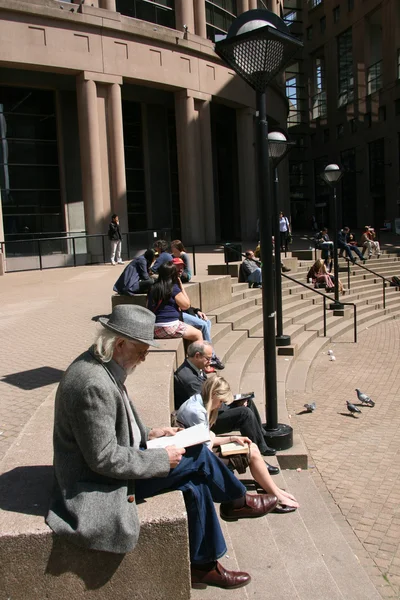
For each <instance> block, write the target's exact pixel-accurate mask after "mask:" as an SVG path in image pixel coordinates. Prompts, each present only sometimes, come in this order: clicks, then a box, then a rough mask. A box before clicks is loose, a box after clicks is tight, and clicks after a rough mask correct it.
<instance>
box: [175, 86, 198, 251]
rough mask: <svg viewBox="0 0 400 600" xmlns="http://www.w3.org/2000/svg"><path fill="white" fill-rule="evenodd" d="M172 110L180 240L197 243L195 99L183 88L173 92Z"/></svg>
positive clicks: (196, 119)
mask: <svg viewBox="0 0 400 600" xmlns="http://www.w3.org/2000/svg"><path fill="white" fill-rule="evenodd" d="M175 111H176V133H177V149H178V170H179V197H180V209H181V210H180V213H181V229H182V240H183V242H184V243H186V244H200V243H204V239H205V234H204V230H205V227H204V207H203V206H202V200H203V198H202V190H203V182H202V177H201V170H200V165H201V150H200V146H201V144H200V139H201V138H200V136H199V124H198V113H197V111H196V110H195V101H194V98H193V97H192V96H189V95H188V93H187V91H186V90H184V91H180V92H176V93H175Z"/></svg>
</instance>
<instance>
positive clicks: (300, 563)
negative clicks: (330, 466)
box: [192, 471, 380, 600]
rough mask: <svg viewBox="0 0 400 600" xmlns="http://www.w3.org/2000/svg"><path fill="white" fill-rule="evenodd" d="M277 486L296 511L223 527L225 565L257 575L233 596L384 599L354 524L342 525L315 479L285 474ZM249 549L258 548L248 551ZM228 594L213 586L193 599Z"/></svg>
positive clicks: (216, 599)
mask: <svg viewBox="0 0 400 600" xmlns="http://www.w3.org/2000/svg"><path fill="white" fill-rule="evenodd" d="M243 481H245V482H246V483H247V484H248V485H249V489H250V491H252V492H253V491H254V489H255V486H254V484H253V483H252V480H251V479H250V478H249V477H248V476H246V477H244V478H243ZM277 482H278V485H280V486H281V487H284V488H285V489H287V490H290V492H291V493H293V494H294V496H295V497H296V498H297V499H298V500H299V502H300V508H299V509H298V510H297V511H296V512H294V513H289V514H287V515H278V514H269V515H267V516H266V517H264V518H262V519H254V520H253V519H249V520H243V521H238V522H233V523H223V532H224V535H225V539H226V541H227V545H228V556H226V557H224V558H223V559H222V561H221V562H222V563H223V565H224V566H225V567H226V568H228V569H233V570H235V569H240V570H243V571H247V572H249V573H250V575H251V577H252V581H251V582H250V584H249V585H248V586H246V587H245V588H241V589H239V590H232V591H229V598H233V599H234V600H236V599H237V600H248V599H250V598H251V599H252V600H265V599H266V598H275V599H276V600H284V599H285V600H286V599H290V600H350V599H351V600H379V598H380V595H379V594H378V592H377V591H376V589H375V587H374V586H373V584H372V582H371V580H370V579H369V577H368V575H367V574H366V572H365V571H364V569H363V567H362V566H361V564H360V561H359V559H358V557H357V556H356V555H355V554H354V551H353V550H352V548H351V547H350V545H349V543H348V541H347V539H349V541H351V544H352V545H353V543H354V544H355V545H356V547H357V548H359V551H360V553H363V549H362V547H361V545H360V544H358V546H357V539H356V538H355V536H354V534H353V533H352V532H351V530H350V527H349V526H347V528H346V527H345V525H343V523H341V522H340V523H339V524H338V518H339V517H338V516H337V515H336V514H335V513H333V514H332V511H333V509H331V508H330V506H328V505H327V504H326V503H325V501H324V499H323V497H322V496H321V494H320V492H319V490H318V488H317V486H316V485H315V483H314V476H313V475H312V474H311V473H310V472H307V471H303V472H300V473H298V472H296V471H284V472H283V473H282V475H279V476H278V477H277ZM339 516H340V515H339ZM339 525H340V526H339ZM342 531H344V532H345V535H346V537H345V536H344V535H343V533H342ZM353 538H354V539H353ZM249 548H252V549H254V550H253V551H252V552H249ZM266 591H267V593H266ZM227 595H228V593H227V592H226V591H224V590H220V589H217V588H210V587H209V588H207V589H206V590H201V591H200V590H193V591H192V598H194V599H197V600H225V599H226V598H227Z"/></svg>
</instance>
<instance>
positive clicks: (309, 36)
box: [307, 25, 313, 42]
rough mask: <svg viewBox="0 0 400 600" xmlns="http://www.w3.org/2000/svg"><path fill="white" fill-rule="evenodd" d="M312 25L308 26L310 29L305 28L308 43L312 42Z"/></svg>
mask: <svg viewBox="0 0 400 600" xmlns="http://www.w3.org/2000/svg"><path fill="white" fill-rule="evenodd" d="M312 29H313V28H312V25H310V27H307V39H308V41H309V42H310V41H311V40H312Z"/></svg>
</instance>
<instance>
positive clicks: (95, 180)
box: [0, 0, 288, 244]
mask: <svg viewBox="0 0 400 600" xmlns="http://www.w3.org/2000/svg"><path fill="white" fill-rule="evenodd" d="M266 5H267V3H266V2H260V1H259V0H258V2H257V0H214V1H208V0H158V1H157V2H154V1H153V0H83V1H82V0H76V1H75V2H60V1H58V0H29V1H24V0H0V134H1V156H0V169H1V174H0V189H1V207H2V215H1V214H0V241H1V240H2V239H5V240H6V241H8V240H13V239H21V238H22V239H23V237H24V236H25V235H26V236H32V235H36V234H42V233H44V234H46V235H48V236H51V235H52V234H59V233H60V232H71V233H72V232H73V233H78V232H86V233H88V234H97V233H104V232H105V231H106V230H107V224H108V222H109V219H110V215H111V214H112V213H114V212H115V213H118V214H119V216H120V222H121V224H122V229H123V231H142V230H146V229H154V230H155V231H157V229H160V228H164V229H165V228H167V229H171V230H172V235H175V236H178V235H179V237H181V238H182V239H183V240H184V241H185V242H186V243H188V244H193V243H197V244H202V243H214V242H216V241H219V240H235V239H252V238H254V236H255V231H256V221H257V208H256V172H255V164H256V161H255V135H254V133H255V132H254V115H255V109H254V107H255V95H254V92H253V91H252V90H251V88H250V87H249V86H247V85H246V84H245V83H244V82H243V81H241V80H240V78H239V77H237V76H236V75H235V74H234V73H233V72H232V71H231V70H230V69H229V68H227V67H225V66H224V65H223V64H222V63H221V61H220V59H219V58H218V57H217V56H216V54H215V53H214V41H216V40H218V39H219V36H221V35H224V34H225V33H226V31H227V29H228V28H229V25H230V23H231V22H232V20H233V19H234V18H235V17H236V16H237V15H239V14H240V13H241V12H243V11H245V10H249V9H252V8H257V7H261V8H262V7H266ZM268 7H269V8H271V9H273V10H275V11H277V10H278V8H277V7H278V3H277V2H272V3H271V2H270V3H268ZM267 110H268V114H269V116H270V118H271V121H272V123H275V124H277V125H278V124H280V125H281V126H284V125H285V123H286V117H287V112H288V102H287V99H286V96H285V91H284V88H281V87H280V86H279V85H278V84H276V85H274V86H271V88H270V89H269V90H268V107H267ZM281 187H282V190H284V189H285V186H284V185H283V186H281ZM282 193H283V195H285V194H284V192H282ZM286 195H287V196H288V194H286ZM2 230H3V231H2Z"/></svg>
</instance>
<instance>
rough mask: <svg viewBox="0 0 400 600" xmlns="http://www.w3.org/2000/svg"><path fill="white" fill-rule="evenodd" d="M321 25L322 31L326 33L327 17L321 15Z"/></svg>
mask: <svg viewBox="0 0 400 600" xmlns="http://www.w3.org/2000/svg"><path fill="white" fill-rule="evenodd" d="M319 27H320V30H321V33H325V30H326V17H321V18H320V20H319Z"/></svg>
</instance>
